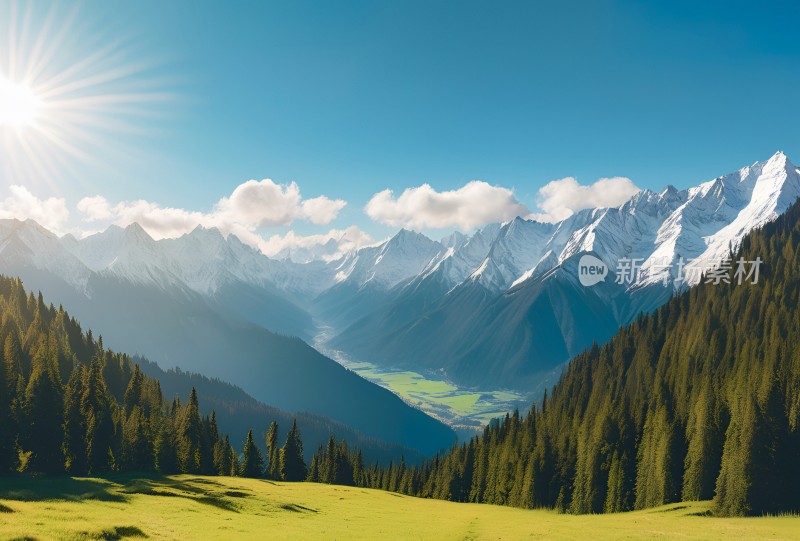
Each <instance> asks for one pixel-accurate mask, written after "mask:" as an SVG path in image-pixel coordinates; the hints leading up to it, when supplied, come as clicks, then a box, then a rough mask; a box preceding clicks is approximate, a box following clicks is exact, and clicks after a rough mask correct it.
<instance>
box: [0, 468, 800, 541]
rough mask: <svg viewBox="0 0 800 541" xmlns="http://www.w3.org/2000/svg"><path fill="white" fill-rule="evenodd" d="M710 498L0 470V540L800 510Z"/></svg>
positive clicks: (669, 531)
mask: <svg viewBox="0 0 800 541" xmlns="http://www.w3.org/2000/svg"><path fill="white" fill-rule="evenodd" d="M708 508H709V504H708V502H697V503H690V504H685V503H684V504H673V505H669V506H665V507H660V508H657V509H651V510H647V511H637V512H632V513H621V514H612V515H583V516H572V515H562V514H557V513H555V512H552V511H526V510H522V509H511V508H506V507H498V506H491V505H479V504H459V503H451V502H443V501H436V500H425V499H419V498H412V497H408V496H402V495H399V494H392V493H387V492H382V491H377V490H367V489H360V488H350V487H340V486H330V485H320V484H311V483H294V484H292V483H274V482H271V481H264V480H255V479H240V478H226V477H201V476H192V475H179V476H171V477H137V476H130V475H128V476H119V477H113V478H110V479H93V478H60V479H52V478H43V479H30V478H0V539H303V540H306V539H324V540H335V539H342V540H344V539H348V540H349V539H371V540H372V539H380V540H382V541H385V540H389V539H431V540H437V541H438V540H449V539H452V540H467V539H469V540H474V539H548V540H559V539H591V540H592V541H602V540H606V539H608V540H612V539H613V540H620V539H681V540H688V539H698V540H700V539H704V540H705V539H707V540H712V539H725V540H731V539H747V540H759V539H770V540H776V539H800V518H793V517H769V518H741V519H722V518H714V517H710V516H707V511H708Z"/></svg>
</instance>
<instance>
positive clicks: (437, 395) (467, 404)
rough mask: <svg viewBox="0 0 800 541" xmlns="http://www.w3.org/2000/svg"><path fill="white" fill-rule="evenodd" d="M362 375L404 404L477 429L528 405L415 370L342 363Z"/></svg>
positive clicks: (511, 394)
mask: <svg viewBox="0 0 800 541" xmlns="http://www.w3.org/2000/svg"><path fill="white" fill-rule="evenodd" d="M337 360H339V362H341V363H342V364H343V365H344V366H346V367H347V368H349V369H350V370H353V371H354V372H356V373H357V374H358V375H360V376H361V377H363V378H365V379H368V380H370V381H372V382H373V383H377V384H378V385H380V386H382V387H386V388H387V389H389V390H391V391H392V392H394V393H395V394H397V395H398V396H400V398H402V399H403V400H405V401H406V402H407V403H409V404H411V405H413V406H416V407H418V408H419V409H421V410H422V411H424V412H426V413H428V414H430V415H433V416H434V417H436V418H437V419H441V420H442V421H444V422H446V423H448V424H450V425H452V426H456V427H464V428H471V429H475V430H476V431H477V430H480V429H481V428H483V427H484V426H486V424H487V423H488V422H489V421H491V420H492V419H493V418H495V417H501V416H503V415H505V414H506V412H508V411H512V410H513V409H514V408H515V407H521V409H522V408H524V407H527V405H528V404H527V401H526V400H525V399H524V397H523V396H522V395H520V394H518V393H514V392H511V391H505V390H487V391H482V390H477V391H475V390H468V389H462V388H460V387H457V386H455V385H453V384H451V383H449V382H447V381H444V380H441V379H435V378H433V377H429V376H425V375H423V374H420V373H418V372H411V371H398V370H383V369H380V368H378V367H376V366H375V365H373V364H371V363H367V362H352V361H351V362H343V361H342V360H341V359H337Z"/></svg>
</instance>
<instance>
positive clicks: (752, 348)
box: [311, 204, 800, 515]
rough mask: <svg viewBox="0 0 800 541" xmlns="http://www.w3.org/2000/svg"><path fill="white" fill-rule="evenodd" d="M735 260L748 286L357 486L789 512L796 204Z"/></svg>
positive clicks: (720, 291)
mask: <svg viewBox="0 0 800 541" xmlns="http://www.w3.org/2000/svg"><path fill="white" fill-rule="evenodd" d="M739 257H743V258H744V260H746V261H754V260H756V259H757V258H759V257H760V258H761V260H763V263H762V264H761V266H760V269H759V270H760V276H759V279H758V282H757V284H753V283H751V282H752V277H751V278H750V279H748V280H747V281H745V282H744V283H742V284H738V283H736V282H737V281H736V280H731V283H730V284H726V283H724V282H723V283H720V284H713V283H703V284H701V285H699V286H697V287H695V288H693V289H691V290H690V291H688V292H686V293H684V294H682V295H680V296H678V297H675V298H674V299H672V300H671V301H670V302H669V303H667V304H666V305H665V306H664V307H662V308H661V309H659V310H658V311H656V312H655V313H653V314H652V315H649V316H646V317H640V318H638V319H637V320H636V321H635V322H634V323H633V324H632V325H630V326H629V327H626V328H624V329H622V330H620V332H619V333H618V334H617V335H616V336H615V337H614V338H613V339H612V340H611V341H610V343H608V344H606V345H603V346H593V347H592V348H591V349H590V350H588V351H586V352H584V353H583V354H581V355H579V356H577V357H576V358H575V359H573V360H572V362H571V364H570V365H569V368H568V369H567V370H566V372H565V373H564V375H563V376H562V378H561V380H560V381H559V383H558V384H557V385H556V386H555V387H554V388H553V390H552V393H551V394H550V396H549V397H547V396H545V399H544V401H543V402H542V403H541V406H540V407H538V408H534V409H533V410H532V412H530V413H529V414H528V415H526V416H524V417H523V416H520V415H519V414H518V413H515V414H514V415H509V416H506V418H505V419H504V420H502V422H499V423H493V424H491V425H490V426H488V427H487V428H486V429H485V431H484V433H483V434H482V435H481V436H479V437H475V438H473V439H472V440H471V441H469V442H468V443H465V444H462V445H460V446H456V447H454V448H453V449H452V450H451V451H450V452H449V453H447V454H445V455H443V456H437V457H436V458H435V459H433V460H432V461H430V462H428V463H426V464H425V465H422V466H420V467H411V468H407V467H405V465H403V464H399V465H398V464H395V465H392V466H391V467H390V468H388V469H382V470H380V471H378V472H377V473H376V474H374V475H371V476H363V475H362V476H361V477H359V478H356V479H354V481H353V482H355V483H356V484H365V485H367V486H377V487H379V488H387V489H389V490H395V491H399V492H403V493H406V494H413V495H417V496H423V497H433V498H442V499H449V500H456V501H469V502H486V503H496V504H504V505H512V506H520V507H549V508H556V509H559V510H562V511H569V512H573V513H600V512H615V511H625V510H630V509H642V508H646V507H653V506H658V505H661V504H665V503H669V502H677V501H681V500H684V501H690V500H699V499H713V501H714V504H713V510H714V512H715V513H716V514H718V515H747V514H763V513H780V512H786V511H797V510H798V509H800V489H798V486H800V464H799V463H798V460H797V457H798V456H800V427H798V421H799V420H800V308H799V305H800V205H798V204H795V205H794V206H793V207H792V208H791V209H790V210H789V211H788V212H787V213H786V214H785V215H783V216H781V217H780V218H778V219H777V220H776V221H775V222H773V223H770V224H768V225H767V226H765V227H764V228H763V229H762V230H760V231H756V232H754V233H752V234H751V235H749V236H748V237H746V238H745V240H744V242H743V245H742V247H741V250H740V253H739V254H737V255H735V256H734V257H733V261H734V262H735V261H737V260H738V259H739ZM734 268H735V263H734ZM731 277H733V273H732V272H731ZM347 456H349V455H348V454H347V453H344V454H343V453H341V452H339V451H338V450H337V448H336V446H333V447H329V448H327V449H321V450H320V451H319V453H318V456H317V457H316V458H315V459H314V463H312V468H311V470H312V472H317V473H316V475H317V480H322V481H330V480H331V479H334V480H335V479H337V477H336V475H335V474H334V475H333V476H331V475H328V474H325V475H320V474H319V473H318V472H319V471H327V470H326V468H330V466H329V465H328V464H334V465H335V464H336V463H337V461H339V462H341V461H344V462H347ZM344 467H347V468H349V469H348V471H350V469H351V468H350V467H349V466H347V465H345V466H344Z"/></svg>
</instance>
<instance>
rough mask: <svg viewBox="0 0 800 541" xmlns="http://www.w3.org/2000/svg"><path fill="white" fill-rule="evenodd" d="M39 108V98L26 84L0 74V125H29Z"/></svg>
mask: <svg viewBox="0 0 800 541" xmlns="http://www.w3.org/2000/svg"><path fill="white" fill-rule="evenodd" d="M41 108H42V102H41V100H40V99H39V98H38V97H37V96H36V94H35V93H34V92H33V91H32V90H31V89H30V88H29V87H28V86H27V85H25V84H20V83H14V82H12V81H9V80H8V79H6V78H4V77H2V76H0V127H2V126H11V127H24V126H30V125H32V124H33V123H34V122H35V121H36V119H37V118H38V117H39V113H40V111H41Z"/></svg>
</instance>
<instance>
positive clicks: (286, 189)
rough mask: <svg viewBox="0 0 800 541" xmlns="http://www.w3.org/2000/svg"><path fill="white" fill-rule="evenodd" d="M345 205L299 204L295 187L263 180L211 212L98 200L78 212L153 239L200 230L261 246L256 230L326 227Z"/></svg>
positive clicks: (241, 187) (80, 205)
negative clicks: (301, 224)
mask: <svg viewBox="0 0 800 541" xmlns="http://www.w3.org/2000/svg"><path fill="white" fill-rule="evenodd" d="M346 204H347V203H346V202H345V201H343V200H341V199H335V200H333V199H329V198H327V197H325V196H319V197H315V198H312V199H303V198H302V196H301V195H300V188H299V187H298V186H297V184H296V183H294V182H292V183H291V184H284V185H281V184H276V183H275V182H273V181H272V180H270V179H264V180H261V181H256V180H249V181H247V182H245V183H243V184H240V185H239V186H237V187H236V189H235V190H233V192H232V193H231V195H230V196H229V197H223V198H222V199H220V200H219V201H218V202H217V203H216V204H215V205H214V207H213V209H212V210H211V212H198V211H190V210H185V209H181V208H174V207H162V206H160V205H159V204H158V203H153V202H150V201H145V200H137V201H123V202H120V203H116V204H112V203H110V202H109V201H108V200H107V199H106V198H105V197H103V196H101V195H97V196H93V197H85V198H83V199H81V200H80V201H79V202H78V210H79V211H80V212H81V214H82V215H83V221H84V222H97V221H109V222H113V223H116V224H117V225H120V226H123V227H124V226H127V225H130V224H131V223H133V222H136V223H138V224H139V225H141V226H142V227H143V228H144V229H145V230H146V231H147V232H148V233H149V234H150V235H151V236H152V237H153V238H155V239H162V238H174V237H178V236H180V235H183V234H185V233H188V232H190V231H191V230H192V229H194V228H195V227H197V226H198V225H202V226H204V227H216V228H218V229H219V230H220V231H222V232H223V233H224V234H226V235H227V234H229V233H233V234H235V235H236V236H237V237H239V238H240V239H241V240H242V241H244V242H247V243H249V244H251V245H253V246H261V245H262V244H263V242H264V240H263V238H262V237H261V236H260V235H258V233H256V229H258V228H260V227H270V226H277V225H288V224H290V223H292V222H294V221H296V220H307V221H310V222H311V223H314V224H317V225H324V224H328V223H330V222H331V221H333V220H334V219H335V218H336V216H337V215H338V214H339V211H341V210H342V208H344V206H345V205H346Z"/></svg>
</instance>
